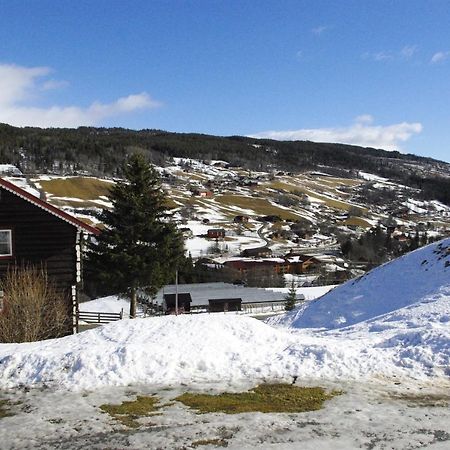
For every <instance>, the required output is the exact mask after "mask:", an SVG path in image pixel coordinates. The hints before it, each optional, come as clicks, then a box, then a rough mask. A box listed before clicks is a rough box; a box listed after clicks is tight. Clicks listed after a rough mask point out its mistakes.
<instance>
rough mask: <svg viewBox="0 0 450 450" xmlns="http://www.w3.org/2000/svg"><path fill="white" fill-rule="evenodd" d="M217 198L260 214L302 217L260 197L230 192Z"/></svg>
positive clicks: (289, 217)
mask: <svg viewBox="0 0 450 450" xmlns="http://www.w3.org/2000/svg"><path fill="white" fill-rule="evenodd" d="M215 200H216V202H217V203H219V204H222V205H226V206H237V207H239V208H242V209H246V210H251V211H253V212H254V213H255V214H257V215H260V216H270V215H276V216H280V217H281V218H282V219H283V220H298V219H299V218H300V217H301V216H300V215H299V214H296V213H294V212H292V211H289V210H286V209H283V208H278V207H277V206H275V205H272V204H271V203H270V202H269V201H268V200H267V199H265V198H260V197H245V196H243V195H231V194H229V195H220V196H217V197H216V199H215ZM236 214H237V213H236Z"/></svg>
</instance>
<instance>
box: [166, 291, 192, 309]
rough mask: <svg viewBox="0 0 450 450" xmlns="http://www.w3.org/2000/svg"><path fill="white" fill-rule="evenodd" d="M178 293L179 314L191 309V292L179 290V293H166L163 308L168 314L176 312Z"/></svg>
mask: <svg viewBox="0 0 450 450" xmlns="http://www.w3.org/2000/svg"><path fill="white" fill-rule="evenodd" d="M177 295H178V314H184V313H188V312H190V311H191V303H192V298H191V294H189V293H187V292H179V293H178V294H164V301H163V310H164V312H165V313H166V314H176V312H177V311H176V302H177V299H176V297H177Z"/></svg>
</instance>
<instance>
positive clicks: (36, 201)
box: [0, 177, 100, 235]
mask: <svg viewBox="0 0 450 450" xmlns="http://www.w3.org/2000/svg"><path fill="white" fill-rule="evenodd" d="M0 187H1V188H3V189H5V190H7V191H9V192H11V193H13V194H14V195H17V196H18V197H20V198H22V199H23V200H26V201H27V202H29V203H32V204H33V205H35V206H37V207H38V208H41V209H43V210H44V211H47V212H48V213H49V214H53V215H54V216H56V217H58V218H59V219H61V220H64V221H65V222H67V223H69V224H70V225H72V226H74V227H76V228H78V229H81V230H84V231H86V232H88V233H90V234H95V235H98V234H100V230H99V229H98V228H96V227H93V226H91V225H88V224H87V223H84V222H83V221H81V220H80V219H77V218H76V217H74V216H72V215H70V214H68V213H66V212H65V211H62V210H61V209H59V208H57V207H56V206H53V205H51V204H50V203H48V202H46V201H44V200H41V199H40V198H38V197H36V196H34V195H33V194H30V193H29V192H27V191H25V190H24V189H22V188H20V187H19V186H16V185H15V184H13V183H11V182H10V181H7V180H5V179H3V178H1V177H0Z"/></svg>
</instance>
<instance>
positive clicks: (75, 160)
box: [0, 124, 450, 204]
mask: <svg viewBox="0 0 450 450" xmlns="http://www.w3.org/2000/svg"><path fill="white" fill-rule="evenodd" d="M134 152H141V153H143V154H144V155H145V156H146V157H147V159H148V160H149V161H151V162H152V163H154V164H156V165H162V166H163V165H164V164H166V163H167V162H168V161H170V160H171V159H172V158H174V157H182V158H192V159H200V160H221V161H226V163H228V164H230V165H232V166H241V167H243V168H244V169H246V170H252V171H254V170H265V171H267V170H272V171H278V170H283V171H288V172H302V171H305V170H321V171H323V172H326V173H328V174H330V175H337V176H351V172H352V171H357V170H362V171H367V172H371V173H375V174H377V175H379V176H382V177H385V178H389V179H392V180H394V181H396V182H399V183H402V184H405V185H407V186H410V187H413V188H418V189H421V190H422V191H423V195H424V198H426V199H431V198H436V199H437V200H440V201H442V202H443V203H446V204H450V164H449V163H447V162H445V161H438V160H435V159H433V158H429V157H422V156H416V155H411V154H401V153H399V152H398V151H394V152H391V151H387V150H381V149H374V148H369V147H358V146H354V145H346V144H330V143H316V142H311V141H274V140H269V139H256V138H250V137H245V136H228V137H221V136H213V135H207V134H198V133H172V132H167V131H163V130H152V129H144V130H127V129H124V128H96V127H79V128H77V129H68V128H50V129H42V128H32V127H25V128H17V127H13V126H10V125H6V124H0V163H11V164H15V165H17V166H18V167H19V168H20V169H21V170H22V171H23V172H24V173H26V174H32V173H39V172H40V173H53V174H59V175H67V174H89V175H97V176H105V175H106V176H119V177H120V176H121V167H122V165H123V162H124V160H125V158H126V156H127V155H129V154H131V153H134Z"/></svg>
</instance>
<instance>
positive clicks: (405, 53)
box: [400, 45, 417, 59]
mask: <svg viewBox="0 0 450 450" xmlns="http://www.w3.org/2000/svg"><path fill="white" fill-rule="evenodd" d="M416 52H417V45H405V46H404V47H403V48H402V49H401V50H400V56H401V57H402V58H404V59H411V58H412V57H413V56H414V54H415V53H416Z"/></svg>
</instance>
